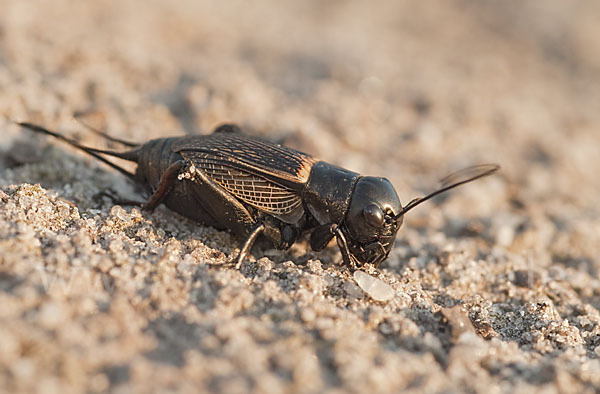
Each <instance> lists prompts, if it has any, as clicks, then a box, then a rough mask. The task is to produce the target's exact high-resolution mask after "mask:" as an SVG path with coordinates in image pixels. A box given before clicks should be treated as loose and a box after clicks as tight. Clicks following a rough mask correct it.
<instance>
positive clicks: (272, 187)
mask: <svg viewBox="0 0 600 394" xmlns="http://www.w3.org/2000/svg"><path fill="white" fill-rule="evenodd" d="M173 149H174V151H176V152H179V153H180V154H181V155H182V156H183V158H185V159H187V160H191V161H192V162H193V163H194V165H195V166H196V168H197V169H198V170H201V171H203V172H205V173H206V174H207V175H208V176H209V177H210V178H211V179H212V180H214V181H215V182H216V183H217V184H218V185H219V186H221V187H222V188H223V189H225V190H227V191H228V192H229V193H231V194H232V195H233V196H235V197H236V198H237V199H239V200H241V201H243V202H245V203H246V204H248V205H250V206H253V207H255V208H257V209H259V210H261V211H263V212H266V213H268V214H270V215H273V216H275V217H277V218H279V219H281V220H282V221H284V222H286V223H295V222H297V221H298V220H299V219H300V218H301V217H302V215H303V214H304V207H303V205H302V199H301V197H300V190H301V189H302V187H303V185H304V184H305V183H306V181H307V180H308V175H309V174H310V168H312V165H313V163H314V162H316V160H315V159H313V158H312V157H310V156H308V155H305V154H303V153H300V152H297V151H295V150H293V149H289V148H285V147H282V146H280V145H276V144H270V143H268V142H265V141H262V140H257V139H255V138H251V137H246V136H243V135H229V134H226V135H223V134H217V135H209V136H197V137H189V138H186V139H185V140H184V141H181V142H180V143H179V144H178V145H177V146H174V147H173Z"/></svg>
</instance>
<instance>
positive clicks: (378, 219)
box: [363, 204, 384, 227]
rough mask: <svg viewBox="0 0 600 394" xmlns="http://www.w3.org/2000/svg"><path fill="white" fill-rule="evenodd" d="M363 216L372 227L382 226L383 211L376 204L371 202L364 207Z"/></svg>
mask: <svg viewBox="0 0 600 394" xmlns="http://www.w3.org/2000/svg"><path fill="white" fill-rule="evenodd" d="M363 216H364V217H365V220H366V222H367V223H368V224H369V225H370V226H372V227H381V226H382V225H383V220H384V215H383V211H382V210H381V208H379V207H378V206H377V205H375V204H369V205H367V206H366V207H364V209H363Z"/></svg>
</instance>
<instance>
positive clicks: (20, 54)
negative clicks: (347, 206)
mask: <svg viewBox="0 0 600 394" xmlns="http://www.w3.org/2000/svg"><path fill="white" fill-rule="evenodd" d="M221 3H226V4H227V5H223V4H221ZM423 3H426V4H429V2H423ZM524 3H525V4H524ZM1 8H2V12H0V135H1V136H2V137H1V139H0V152H1V154H0V189H1V191H0V391H5V392H43V393H68V392H106V391H111V392H130V391H136V392H162V391H173V392H197V391H200V392H203V391H213V392H229V393H235V392H240V393H241V392H256V393H282V392H298V393H314V392H329V393H336V392H357V393H366V392H397V391H401V390H404V391H408V392H422V391H425V392H444V393H451V392H473V393H476V392H487V393H490V392H510V393H524V392H544V393H553V392H559V391H561V392H577V393H582V392H594V391H598V390H600V360H599V358H600V314H599V310H600V281H599V280H598V270H599V269H600V261H599V260H598V258H599V257H598V256H600V209H599V208H598V196H599V194H600V177H598V174H599V173H600V130H599V128H600V89H599V88H598V86H599V85H598V81H599V80H600V35H599V34H598V26H599V24H600V3H599V2H597V1H593V0H590V1H567V0H565V1H563V0H554V1H546V0H539V1H529V2H521V1H516V0H515V1H503V2H492V1H470V0H454V1H447V2H436V4H435V6H433V5H425V4H421V2H412V1H389V2H377V5H376V6H375V5H373V4H371V5H369V4H368V3H367V2H358V1H356V2H352V1H344V2H342V1H332V2H317V1H303V2H300V1H298V2H295V3H293V4H287V5H285V6H284V5H283V2H268V1H253V2H246V1H228V2H217V1H214V2H211V1H195V0H189V1H159V0H149V1H145V2H141V1H127V0H120V1H110V0H98V1H93V2H92V1H88V2H82V1H81V2H75V1H68V0H54V1H51V2H50V1H42V0H39V1H33V0H31V1H30V0H2V7H1ZM90 110H93V111H95V112H96V116H94V118H93V119H92V120H91V121H93V122H95V124H100V126H99V127H102V128H103V129H106V130H108V131H109V132H110V133H111V134H112V135H115V136H119V137H121V138H126V139H129V140H134V141H145V140H147V139H150V138H156V137H162V136H167V135H180V134H186V133H208V132H210V131H211V129H212V128H213V127H214V126H215V125H217V124H219V123H223V122H236V123H238V124H240V125H241V126H242V127H244V128H245V129H246V130H248V132H250V133H252V134H255V135H261V136H264V137H267V138H270V139H272V140H274V141H278V142H283V143H285V144H287V145H289V146H292V147H296V148H299V149H302V150H303V151H306V152H309V153H311V154H313V155H315V156H317V157H320V158H322V159H324V160H327V161H330V162H333V163H335V164H338V165H341V166H344V167H347V168H350V169H352V170H355V171H358V172H361V173H364V174H372V175H378V176H386V177H388V178H389V179H390V180H391V181H392V182H393V184H394V185H395V187H396V189H397V190H398V193H399V195H400V198H401V199H402V200H403V201H404V202H406V201H408V200H410V199H411V198H413V197H415V196H418V195H421V194H423V193H424V192H427V191H429V190H431V188H433V187H435V185H436V181H437V180H438V179H439V178H440V177H442V176H443V175H445V174H447V173H449V172H451V171H453V170H456V169H458V168H461V167H464V166H467V165H470V164H474V163H481V162H496V163H499V164H501V165H502V172H501V173H500V174H499V175H497V176H494V177H490V178H487V179H485V180H482V181H478V182H476V183H474V184H471V185H469V186H466V187H464V188H462V189H460V190H457V191H455V192H453V193H451V194H449V195H447V196H446V197H444V198H441V199H438V200H436V201H433V202H432V203H428V204H427V205H425V206H422V207H421V208H419V209H418V210H415V211H413V212H412V213H411V215H410V216H409V217H407V218H406V220H405V224H404V227H403V229H401V231H400V233H399V235H398V239H397V244H396V247H395V249H394V250H393V252H392V254H391V256H390V258H389V259H388V260H387V261H386V262H385V263H384V264H383V265H382V266H381V267H380V270H378V271H371V274H372V275H375V276H377V277H379V278H380V279H382V280H383V281H385V282H386V283H388V284H390V285H391V286H392V287H393V289H394V291H395V295H394V297H393V299H391V300H389V301H387V302H377V301H374V300H373V299H371V298H370V297H369V296H368V295H367V294H366V293H365V292H363V291H362V290H361V289H360V288H359V287H358V286H357V284H356V282H355V281H354V279H353V277H352V273H351V272H349V270H348V269H347V268H345V267H343V266H341V265H340V260H341V257H340V255H339V252H338V251H337V250H336V248H335V245H331V246H330V247H329V248H328V249H327V250H326V251H324V252H323V253H314V252H310V251H308V247H307V244H306V242H300V243H298V244H296V245H294V247H292V249H291V250H289V251H288V252H285V253H283V252H278V251H275V250H270V249H269V247H268V246H263V247H259V248H255V249H254V250H253V256H252V258H251V259H250V260H249V261H248V262H246V263H245V264H244V265H243V266H242V268H241V270H239V271H238V270H235V269H233V268H231V267H227V266H226V265H225V263H226V262H227V261H228V258H229V257H230V256H232V255H235V253H236V252H237V250H238V248H239V245H240V243H239V240H237V239H235V238H233V237H232V236H230V235H229V234H228V233H226V232H219V231H217V230H215V229H212V228H208V227H202V226H199V225H197V224H195V223H193V222H191V221H189V220H186V219H185V218H182V217H180V216H178V215H175V214H173V213H172V212H170V211H169V210H168V209H167V208H165V207H160V208H159V209H157V210H156V211H155V212H154V213H152V214H150V213H146V212H140V210H139V209H137V208H130V207H125V208H121V207H119V206H114V207H113V206H112V204H111V202H110V201H109V200H108V199H106V198H102V197H101V196H99V194H98V193H99V192H100V191H103V190H107V189H109V190H112V191H114V192H115V193H117V194H119V195H121V196H124V197H128V198H138V199H140V198H143V196H142V194H140V193H139V191H137V190H136V189H135V187H133V186H132V185H130V184H129V183H128V182H127V181H126V180H125V179H124V178H123V177H122V176H121V175H119V174H118V173H116V172H115V171H113V170H111V169H109V168H108V167H106V166H104V165H102V164H99V163H97V162H95V161H93V160H92V159H90V158H88V157H86V156H85V155H82V154H80V153H78V152H76V151H74V150H73V149H71V148H70V147H68V146H66V145H64V144H61V143H57V142H55V141H50V140H48V139H45V138H38V136H34V135H33V134H31V133H29V132H26V131H23V130H20V129H19V128H17V127H16V126H15V125H13V124H11V123H10V119H13V120H27V121H31V122H38V123H41V124H44V125H46V126H48V127H52V128H55V129H57V130H60V131H61V132H63V133H65V134H68V135H70V136H74V137H76V138H78V139H80V140H81V141H83V142H85V143H87V144H90V145H94V146H107V145H106V144H105V141H103V140H102V139H101V138H99V137H98V136H96V135H94V134H92V133H90V132H89V131H87V130H85V129H84V128H83V127H81V126H80V125H78V124H77V123H75V122H74V121H73V120H72V117H71V115H72V114H73V113H74V112H76V111H90ZM108 146H111V145H108Z"/></svg>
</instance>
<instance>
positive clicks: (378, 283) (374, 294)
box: [354, 271, 395, 301]
mask: <svg viewBox="0 0 600 394" xmlns="http://www.w3.org/2000/svg"><path fill="white" fill-rule="evenodd" d="M354 280H355V281H356V283H357V284H358V286H359V287H360V288H361V289H363V291H364V292H365V293H367V294H368V295H369V297H371V298H372V299H374V300H375V301H389V300H391V299H392V298H394V295H395V292H394V289H393V288H392V286H390V285H388V284H387V283H385V282H384V281H382V280H381V279H377V278H375V277H373V276H371V275H369V274H367V273H365V272H363V271H356V272H355V273H354Z"/></svg>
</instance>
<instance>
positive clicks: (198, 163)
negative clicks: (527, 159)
mask: <svg viewBox="0 0 600 394" xmlns="http://www.w3.org/2000/svg"><path fill="white" fill-rule="evenodd" d="M18 124H19V125H20V126H22V127H24V128H27V129H29V130H32V131H34V132H37V133H42V134H47V135H51V136H53V137H55V138H58V139H60V140H62V141H65V142H67V143H69V144H70V145H72V146H74V147H76V148H78V149H80V150H83V151H85V152H86V153H88V154H90V155H91V156H93V157H95V158H96V159H98V160H101V161H103V162H104V163H106V164H108V165H109V166H111V167H113V168H115V169H116V170H118V171H120V172H121V173H122V174H124V175H125V176H127V177H128V178H130V179H132V180H133V181H134V182H136V183H138V184H140V185H143V186H144V187H145V188H146V189H147V191H148V192H149V193H151V197H150V198H149V200H148V201H147V202H146V203H143V204H142V203H138V205H141V206H142V207H143V208H144V209H147V210H150V211H152V210H153V209H154V208H156V207H157V206H158V205H159V204H161V203H164V204H165V205H166V206H167V207H169V208H170V209H171V210H173V211H175V212H178V213H179V214H181V215H183V216H185V217H188V218H190V219H193V220H195V221H197V222H200V223H202V224H205V225H208V226H213V227H215V228H217V229H220V230H230V231H231V232H232V233H234V234H235V235H237V236H239V237H241V238H245V241H244V243H243V245H242V248H241V250H240V253H239V255H238V257H237V264H236V267H237V268H239V267H240V266H241V263H242V262H243V260H244V258H245V257H246V255H247V254H248V252H249V251H250V248H251V247H252V245H253V244H254V241H255V240H256V238H257V237H258V236H259V235H261V234H262V235H263V236H264V237H266V238H267V239H268V240H270V241H271V242H272V243H273V245H274V246H275V247H276V248H278V249H288V248H289V247H290V246H291V245H292V244H293V243H294V242H296V240H297V239H298V238H299V237H300V236H301V235H302V234H304V233H310V246H311V248H312V249H313V250H314V251H320V250H322V249H324V248H325V247H326V246H327V244H328V243H329V241H331V239H332V238H333V237H335V238H336V241H337V245H338V247H339V249H340V252H341V254H342V258H343V261H344V263H345V264H346V265H347V266H348V267H349V268H351V269H357V268H359V267H361V266H362V265H364V264H366V263H370V264H373V265H374V266H376V267H377V266H379V264H381V262H382V261H384V260H385V259H386V258H387V257H388V255H389V254H390V251H391V250H392V247H393V244H394V240H395V238H396V233H397V232H398V229H399V228H400V226H401V225H402V221H403V218H404V215H405V214H406V213H407V212H408V211H410V210H411V209H413V208H414V207H416V206H417V205H419V204H421V203H422V202H424V201H427V200H429V199H430V198H432V197H434V196H436V195H438V194H440V193H443V192H445V191H447V190H449V189H452V188H454V187H457V186H459V185H462V184H465V183H468V182H471V181H473V180H475V179H478V178H481V177H484V176H487V175H490V174H492V173H494V172H496V171H497V170H498V169H499V166H498V165H495V164H484V165H478V166H473V167H468V168H465V169H464V170H461V171H458V172H456V173H454V174H451V175H449V176H448V177H446V178H444V179H443V180H442V186H441V187H440V189H438V190H436V191H434V192H433V193H430V194H428V195H426V196H424V197H420V198H416V199H414V200H412V201H410V202H409V203H408V204H407V205H405V206H404V207H403V206H402V204H401V203H400V199H399V198H398V195H397V193H396V191H395V190H394V187H393V186H392V184H391V183H390V181H389V180H387V179H386V178H379V177H372V176H362V175H360V174H358V173H356V172H353V171H349V170H346V169H344V168H340V167H337V166H335V165H332V164H329V163H326V162H324V161H319V160H317V159H315V158H313V157H311V156H309V155H307V154H305V153H302V152H299V151H297V150H294V149H290V148H287V147H285V146H282V145H279V144H274V143H272V142H268V141H265V140H263V139H260V138H257V137H253V136H249V135H245V134H244V133H242V131H241V130H240V128H239V127H237V126H235V125H230V124H225V125H222V126H219V127H217V128H216V129H215V130H214V132H213V133H212V134H209V135H195V136H185V137H178V138H160V139H156V140H152V141H149V142H146V143H145V144H134V143H130V142H127V141H123V140H119V139H116V138H113V137H110V136H108V135H106V134H104V133H101V132H99V131H97V130H94V131H95V132H96V133H98V134H101V135H103V136H104V137H105V138H107V139H109V140H111V141H115V142H118V143H121V144H123V145H125V146H127V147H129V148H130V149H129V150H127V151H125V152H116V151H111V150H103V149H95V148H90V147H86V146H82V145H80V144H79V143H78V142H76V141H75V140H72V139H70V138H67V137H65V136H63V135H61V134H58V133H55V132H53V131H50V130H48V129H46V128H44V127H41V126H38V125H34V124H31V123H18ZM102 155H107V156H112V157H116V158H119V159H125V160H128V161H132V162H135V163H137V170H136V172H135V174H133V173H131V172H129V171H127V170H125V169H124V168H122V167H120V166H118V165H117V164H115V163H113V162H111V161H110V160H107V159H106V158H105V157H103V156H102Z"/></svg>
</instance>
